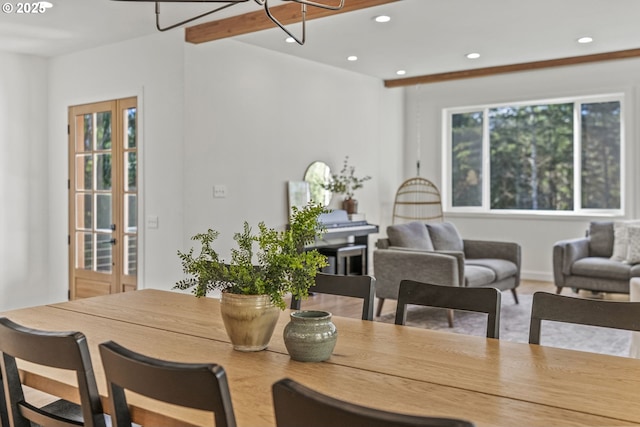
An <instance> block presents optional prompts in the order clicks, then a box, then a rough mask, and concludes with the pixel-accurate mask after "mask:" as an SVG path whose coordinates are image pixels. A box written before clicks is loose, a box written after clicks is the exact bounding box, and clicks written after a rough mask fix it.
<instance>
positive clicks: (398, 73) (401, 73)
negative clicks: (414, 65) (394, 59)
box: [396, 70, 407, 76]
mask: <svg viewBox="0 0 640 427" xmlns="http://www.w3.org/2000/svg"><path fill="white" fill-rule="evenodd" d="M396 74H397V75H399V76H404V75H405V74H407V72H406V71H405V70H398V71H396Z"/></svg>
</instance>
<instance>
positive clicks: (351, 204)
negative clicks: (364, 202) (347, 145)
mask: <svg viewBox="0 0 640 427" xmlns="http://www.w3.org/2000/svg"><path fill="white" fill-rule="evenodd" d="M355 171H356V168H355V166H350V165H349V156H345V158H344V163H343V165H342V169H341V170H340V173H334V174H331V180H330V181H329V182H327V183H324V184H322V188H324V189H325V190H329V191H331V192H332V193H336V194H344V195H345V198H344V200H343V201H342V208H343V209H344V210H346V211H347V213H349V214H355V213H357V212H358V201H357V200H356V199H354V198H353V195H354V192H355V191H356V190H357V189H359V188H362V186H363V185H364V183H365V181H368V180H370V179H371V177H370V176H369V175H367V176H363V177H362V178H358V177H357V176H356V175H355Z"/></svg>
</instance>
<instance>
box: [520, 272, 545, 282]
mask: <svg viewBox="0 0 640 427" xmlns="http://www.w3.org/2000/svg"><path fill="white" fill-rule="evenodd" d="M520 278H521V279H524V280H537V281H540V282H553V274H551V273H545V272H542V271H520Z"/></svg>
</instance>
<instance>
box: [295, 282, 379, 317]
mask: <svg viewBox="0 0 640 427" xmlns="http://www.w3.org/2000/svg"><path fill="white" fill-rule="evenodd" d="M375 284H376V279H374V278H373V277H371V276H345V275H339V274H326V273H317V274H316V283H315V285H314V286H312V287H310V288H309V292H310V293H311V292H314V293H315V292H317V293H320V294H331V295H339V296H344V297H353V298H362V300H363V304H362V320H373V301H374V296H375ZM291 309H293V310H300V300H299V299H297V298H291Z"/></svg>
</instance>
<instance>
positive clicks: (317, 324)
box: [283, 310, 338, 362]
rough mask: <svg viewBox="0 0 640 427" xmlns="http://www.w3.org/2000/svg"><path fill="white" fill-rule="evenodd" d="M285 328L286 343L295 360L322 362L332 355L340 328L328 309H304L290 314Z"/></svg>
mask: <svg viewBox="0 0 640 427" xmlns="http://www.w3.org/2000/svg"><path fill="white" fill-rule="evenodd" d="M290 317H291V320H290V321H289V323H288V324H287V325H286V326H285V328H284V333H283V335H284V344H285V346H286V347H287V351H288V352H289V355H290V356H291V358H292V359H293V360H298V361H300V362H322V361H323V360H327V359H328V358H329V357H331V353H332V352H333V348H334V347H335V346H336V341H337V339H338V330H337V329H336V326H335V325H334V324H333V322H332V321H331V313H329V312H328V311H317V310H302V311H295V312H293V313H291V315H290Z"/></svg>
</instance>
